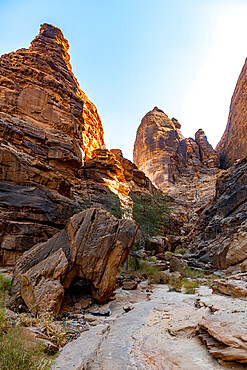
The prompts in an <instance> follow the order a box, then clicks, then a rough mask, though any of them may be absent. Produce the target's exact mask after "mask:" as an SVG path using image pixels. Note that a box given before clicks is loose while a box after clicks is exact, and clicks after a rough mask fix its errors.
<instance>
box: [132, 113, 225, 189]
mask: <svg viewBox="0 0 247 370" xmlns="http://www.w3.org/2000/svg"><path fill="white" fill-rule="evenodd" d="M133 155H134V163H135V164H136V165H137V166H138V168H139V169H140V170H142V171H143V172H144V173H145V174H146V176H148V177H149V178H150V179H151V180H152V181H153V183H154V184H155V185H156V186H157V187H158V188H160V189H162V190H166V189H167V188H168V187H169V186H172V185H174V184H176V183H178V182H179V179H180V178H181V177H184V176H185V177H193V175H196V176H198V174H199V173H209V171H208V170H209V169H211V172H210V173H212V172H213V170H212V169H213V168H215V169H216V168H218V167H219V159H218V155H217V153H216V152H215V151H214V150H213V148H212V147H211V145H210V144H209V143H208V141H207V138H206V136H205V134H204V132H203V130H199V131H197V133H196V138H195V140H193V139H192V138H189V139H185V138H184V137H183V135H182V134H181V131H180V124H179V123H178V121H177V120H176V119H172V120H170V119H169V118H168V116H167V115H166V114H165V113H164V112H163V111H162V110H160V109H158V108H157V107H155V108H154V109H153V110H152V111H150V112H148V113H147V114H146V115H145V116H144V118H143V119H142V122H141V124H140V126H139V128H138V130H137V134H136V141H135V145H134V154H133Z"/></svg>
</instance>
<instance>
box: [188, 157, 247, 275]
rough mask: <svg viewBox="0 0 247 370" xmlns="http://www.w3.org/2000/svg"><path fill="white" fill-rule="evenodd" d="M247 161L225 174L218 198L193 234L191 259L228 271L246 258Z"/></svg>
mask: <svg viewBox="0 0 247 370" xmlns="http://www.w3.org/2000/svg"><path fill="white" fill-rule="evenodd" d="M246 215H247V158H246V157H245V158H243V159H242V160H239V161H237V162H236V163H235V164H234V165H233V166H232V167H230V168H229V169H228V170H227V171H223V172H222V174H221V175H220V176H219V178H218V179H217V182H216V194H215V197H214V199H213V200H212V201H211V202H210V204H209V205H208V207H206V208H205V209H204V211H203V212H202V214H201V216H200V219H199V223H198V225H197V227H196V228H195V229H194V230H193V231H192V232H191V235H190V238H191V240H192V242H191V244H190V251H189V252H188V256H189V255H190V257H192V258H194V259H195V260H196V261H201V262H204V263H207V262H210V263H211V264H212V265H213V266H214V267H217V268H226V267H228V266H230V265H235V264H238V263H240V262H243V261H244V260H246V258H247V221H246Z"/></svg>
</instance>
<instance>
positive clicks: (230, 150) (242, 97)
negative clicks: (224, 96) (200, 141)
mask: <svg viewBox="0 0 247 370" xmlns="http://www.w3.org/2000/svg"><path fill="white" fill-rule="evenodd" d="M216 151H217V152H218V154H219V157H220V163H221V166H222V167H223V168H229V167H230V166H231V165H232V164H233V163H234V162H235V161H236V160H237V159H239V158H242V157H244V156H245V155H246V153H247V59H246V60H245V64H244V66H243V68H242V71H241V73H240V76H239V78H238V81H237V85H236V87H235V90H234V93H233V96H232V100H231V105H230V112H229V116H228V122H227V126H226V129H225V132H224V134H223V136H222V138H221V139H220V141H219V143H218V145H217V147H216Z"/></svg>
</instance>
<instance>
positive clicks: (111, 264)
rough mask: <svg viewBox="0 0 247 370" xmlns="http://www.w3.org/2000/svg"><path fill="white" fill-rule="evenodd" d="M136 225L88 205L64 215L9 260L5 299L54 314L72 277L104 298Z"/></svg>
mask: <svg viewBox="0 0 247 370" xmlns="http://www.w3.org/2000/svg"><path fill="white" fill-rule="evenodd" d="M135 234H136V225H135V224H134V222H133V221H131V220H127V219H120V220H119V219H116V218H115V217H114V216H112V215H111V214H110V213H108V212H106V211H105V210H102V209H96V208H90V209H88V210H85V211H83V212H81V213H78V214H76V215H74V216H73V217H71V218H70V220H69V222H68V224H67V226H66V228H65V229H64V230H62V231H61V232H59V233H58V234H56V235H55V236H53V237H52V238H51V239H49V240H48V241H47V242H45V243H39V244H37V245H35V246H34V247H33V248H31V249H30V250H29V251H27V252H25V253H24V254H23V256H22V257H21V258H20V259H19V261H18V263H17V264H16V266H15V270H14V276H13V282H12V287H11V299H10V305H11V306H14V305H18V304H20V302H21V301H22V300H24V302H25V303H26V305H27V307H28V308H29V310H30V311H31V312H33V313H41V312H45V311H50V312H52V313H53V314H54V315H55V316H57V315H58V314H59V311H60V307H61V304H62V301H63V297H64V292H65V289H68V288H69V286H70V284H71V282H72V281H73V279H74V278H75V277H81V278H82V279H84V281H85V282H86V283H87V284H88V285H89V286H90V288H91V292H92V296H93V297H94V298H95V299H96V300H97V301H99V302H100V303H102V302H105V301H106V300H107V299H108V298H109V296H110V294H111V293H112V290H113V289H114V286H115V279H116V274H117V271H118V267H119V265H120V264H121V263H123V262H124V261H125V260H126V258H127V256H128V254H129V251H130V249H131V247H132V245H133V243H134V239H135Z"/></svg>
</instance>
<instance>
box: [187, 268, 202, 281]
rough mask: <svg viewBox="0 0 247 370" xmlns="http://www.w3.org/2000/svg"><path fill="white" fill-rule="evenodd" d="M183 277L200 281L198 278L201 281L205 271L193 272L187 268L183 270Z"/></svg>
mask: <svg viewBox="0 0 247 370" xmlns="http://www.w3.org/2000/svg"><path fill="white" fill-rule="evenodd" d="M183 276H184V277H186V278H191V279H200V278H201V279H202V278H205V271H204V270H203V269H201V270H194V269H191V268H190V267H188V266H187V267H186V268H185V271H184V273H183Z"/></svg>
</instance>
